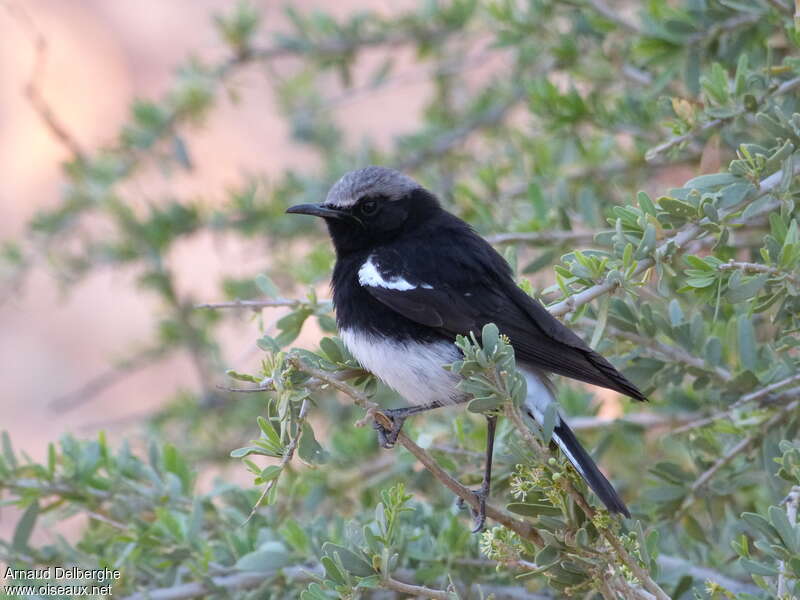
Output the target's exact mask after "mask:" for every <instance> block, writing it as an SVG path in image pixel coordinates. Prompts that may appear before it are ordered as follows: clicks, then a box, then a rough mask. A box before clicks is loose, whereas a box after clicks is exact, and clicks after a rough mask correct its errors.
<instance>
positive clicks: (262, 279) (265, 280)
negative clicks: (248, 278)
mask: <svg viewBox="0 0 800 600" xmlns="http://www.w3.org/2000/svg"><path fill="white" fill-rule="evenodd" d="M255 284H256V287H258V289H259V290H261V293H262V294H264V295H265V296H266V297H267V298H277V297H278V296H280V293H281V291H280V290H279V289H278V286H276V285H275V283H273V281H272V279H270V278H269V277H268V276H267V275H264V274H263V273H262V274H261V275H258V276H257V277H256V279H255Z"/></svg>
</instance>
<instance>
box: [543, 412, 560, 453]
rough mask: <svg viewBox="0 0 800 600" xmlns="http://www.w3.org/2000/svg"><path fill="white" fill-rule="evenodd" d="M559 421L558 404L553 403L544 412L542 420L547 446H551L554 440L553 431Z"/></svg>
mask: <svg viewBox="0 0 800 600" xmlns="http://www.w3.org/2000/svg"><path fill="white" fill-rule="evenodd" d="M557 421H558V403H557V402H551V403H550V404H548V405H547V408H546V409H545V410H544V419H543V420H542V439H543V440H544V443H545V444H549V443H550V440H551V439H553V430H554V429H555V428H556V423H557Z"/></svg>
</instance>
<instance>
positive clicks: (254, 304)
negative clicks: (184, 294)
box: [194, 298, 327, 311]
mask: <svg viewBox="0 0 800 600" xmlns="http://www.w3.org/2000/svg"><path fill="white" fill-rule="evenodd" d="M323 302H327V300H320V301H319V303H320V304H321V303H323ZM301 304H307V302H305V301H303V300H297V299H295V298H274V299H272V300H232V301H230V302H207V303H205V304H195V305H194V308H207V309H214V310H218V309H221V308H249V309H251V310H254V311H258V310H261V309H262V308H280V307H284V306H288V307H291V308H295V307H297V306H300V305H301Z"/></svg>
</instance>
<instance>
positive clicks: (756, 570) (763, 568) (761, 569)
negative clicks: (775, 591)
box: [739, 558, 778, 577]
mask: <svg viewBox="0 0 800 600" xmlns="http://www.w3.org/2000/svg"><path fill="white" fill-rule="evenodd" d="M739 564H740V565H741V567H742V568H743V569H744V570H745V571H747V572H748V573H752V574H753V575H764V576H766V577H774V576H776V575H777V574H778V569H776V568H775V567H772V566H770V565H766V564H764V563H759V562H756V561H754V560H750V559H749V558H740V559H739Z"/></svg>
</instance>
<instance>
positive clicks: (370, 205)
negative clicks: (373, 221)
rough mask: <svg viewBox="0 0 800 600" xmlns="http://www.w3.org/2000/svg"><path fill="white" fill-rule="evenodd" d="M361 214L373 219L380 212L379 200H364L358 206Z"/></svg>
mask: <svg viewBox="0 0 800 600" xmlns="http://www.w3.org/2000/svg"><path fill="white" fill-rule="evenodd" d="M358 208H359V210H360V211H361V214H362V215H364V216H365V217H371V216H372V215H374V214H375V213H377V212H378V201H377V200H363V201H362V202H360V203H359V205H358Z"/></svg>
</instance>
